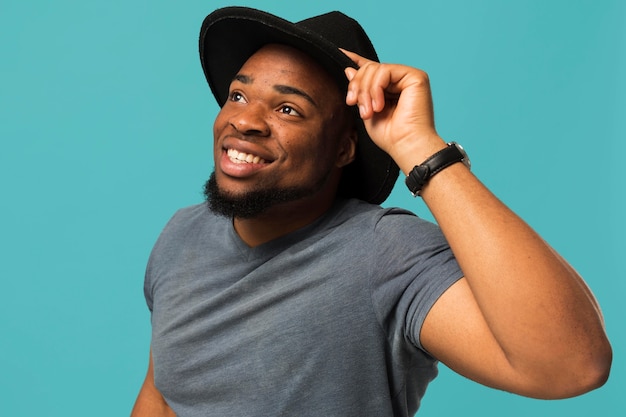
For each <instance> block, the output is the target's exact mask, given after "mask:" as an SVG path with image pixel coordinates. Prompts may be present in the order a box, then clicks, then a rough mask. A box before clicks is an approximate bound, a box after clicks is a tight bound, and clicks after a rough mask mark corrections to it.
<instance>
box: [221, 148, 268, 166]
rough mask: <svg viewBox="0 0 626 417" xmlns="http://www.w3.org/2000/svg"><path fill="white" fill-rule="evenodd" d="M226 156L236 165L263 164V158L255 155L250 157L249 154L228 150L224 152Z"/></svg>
mask: <svg viewBox="0 0 626 417" xmlns="http://www.w3.org/2000/svg"><path fill="white" fill-rule="evenodd" d="M226 154H227V155H228V157H229V158H230V160H231V161H233V162H235V163H238V164H244V163H248V164H250V163H252V164H264V163H265V159H263V158H260V157H258V156H256V155H252V154H249V153H244V152H239V151H237V150H235V149H229V150H228V151H226Z"/></svg>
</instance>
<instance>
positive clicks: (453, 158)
mask: <svg viewBox="0 0 626 417" xmlns="http://www.w3.org/2000/svg"><path fill="white" fill-rule="evenodd" d="M457 162H463V163H464V164H465V165H466V166H467V167H468V168H469V167H470V162H469V158H468V157H467V154H466V153H465V151H464V150H463V148H462V147H461V145H459V144H457V143H455V142H450V143H448V146H447V147H446V148H444V149H442V150H440V151H439V152H437V153H435V154H434V155H432V156H430V157H429V158H428V159H426V160H425V161H424V162H422V163H421V164H420V165H417V166H415V168H413V169H412V170H411V172H409V175H407V177H406V180H405V183H406V186H407V187H408V188H409V191H411V193H412V194H413V196H418V195H420V192H421V191H422V188H423V187H424V185H426V183H427V182H428V181H429V180H430V179H431V178H432V177H433V176H434V175H435V174H437V173H438V172H440V171H442V170H443V169H445V168H447V167H449V166H450V165H452V164H456V163H457Z"/></svg>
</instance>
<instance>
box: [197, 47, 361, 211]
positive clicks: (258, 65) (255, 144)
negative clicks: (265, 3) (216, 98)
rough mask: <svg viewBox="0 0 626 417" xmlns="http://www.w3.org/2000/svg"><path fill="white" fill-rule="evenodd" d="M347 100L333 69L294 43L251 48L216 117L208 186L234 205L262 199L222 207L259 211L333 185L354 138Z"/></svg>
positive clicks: (322, 191) (212, 194) (212, 196)
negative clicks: (247, 207)
mask: <svg viewBox="0 0 626 417" xmlns="http://www.w3.org/2000/svg"><path fill="white" fill-rule="evenodd" d="M343 100H344V97H343V95H342V94H340V92H339V89H338V88H337V85H336V84H335V83H334V82H333V80H332V79H331V78H330V75H329V74H328V73H326V71H325V70H323V69H322V68H321V67H319V65H318V64H317V63H316V62H314V61H313V60H312V59H311V58H310V57H308V56H307V55H305V54H303V53H301V52H299V51H297V50H296V49H293V48H290V47H287V46H282V45H267V46H265V47H263V48H262V49H260V50H259V51H258V52H256V53H255V54H254V55H252V56H251V57H250V58H249V59H248V61H246V63H245V64H244V65H243V67H242V68H241V70H240V71H239V73H238V74H237V75H236V76H235V78H234V80H233V81H232V83H231V85H230V89H229V97H228V100H227V101H226V103H225V104H224V106H223V107H222V109H221V111H220V112H219V114H218V116H217V118H216V119H215V124H214V127H213V134H214V140H215V142H214V157H215V173H214V176H212V178H213V184H212V188H213V189H209V188H210V187H211V184H208V185H207V188H208V189H209V194H210V195H209V198H210V199H211V200H213V199H217V198H218V197H216V195H215V194H216V193H218V194H220V196H219V197H220V198H226V199H229V200H230V201H231V204H230V206H238V205H243V206H245V205H249V204H250V202H249V201H248V200H249V198H257V197H259V196H261V197H262V198H261V199H262V200H263V201H264V202H263V204H262V205H261V207H258V208H255V209H253V210H252V211H250V210H248V211H250V212H245V213H244V212H237V211H236V207H234V209H235V211H234V212H232V213H226V212H224V211H225V210H224V209H223V208H221V209H219V208H218V210H217V211H218V212H219V211H221V212H222V214H227V215H235V216H239V217H254V216H255V215H256V214H258V213H256V212H262V211H264V210H265V209H266V208H268V207H271V206H272V205H273V204H277V203H283V202H286V201H290V200H298V199H301V198H303V197H307V198H310V197H313V196H315V195H316V194H320V195H327V194H328V192H329V190H334V188H335V187H336V186H337V181H338V179H339V175H340V168H341V167H342V166H344V165H346V164H347V163H349V162H350V161H351V159H352V149H353V145H354V143H353V140H354V138H353V136H351V135H350V134H351V132H352V130H351V129H350V128H349V116H347V115H348V110H347V109H346V107H345V104H344V101H343ZM333 193H334V192H333ZM210 203H211V201H210Z"/></svg>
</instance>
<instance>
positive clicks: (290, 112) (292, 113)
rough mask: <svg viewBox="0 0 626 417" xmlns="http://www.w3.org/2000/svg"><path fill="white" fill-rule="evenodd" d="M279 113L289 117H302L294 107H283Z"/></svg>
mask: <svg viewBox="0 0 626 417" xmlns="http://www.w3.org/2000/svg"><path fill="white" fill-rule="evenodd" d="M279 111H280V112H281V113H283V114H287V115H289V116H300V113H298V112H297V111H296V109H294V108H293V107H291V106H288V105H284V106H282V107H281V108H280V110H279Z"/></svg>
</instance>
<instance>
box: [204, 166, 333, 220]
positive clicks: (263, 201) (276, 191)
mask: <svg viewBox="0 0 626 417" xmlns="http://www.w3.org/2000/svg"><path fill="white" fill-rule="evenodd" d="M328 176H329V175H326V176H324V177H323V178H321V179H320V180H319V181H318V182H317V183H315V184H313V185H311V186H309V187H306V186H299V187H289V188H273V189H271V188H265V189H263V188H261V189H259V190H254V191H249V192H246V193H244V194H242V195H232V194H229V193H226V192H224V191H223V190H221V189H220V187H219V185H218V184H217V179H216V178H215V172H213V173H212V174H211V176H210V177H209V179H208V180H207V182H206V183H205V184H204V196H205V198H206V201H207V205H208V207H209V209H210V210H211V211H212V212H213V213H215V214H218V215H220V216H225V217H231V218H232V217H238V218H241V219H251V218H254V217H257V216H259V215H260V214H263V213H264V212H265V211H266V210H267V209H269V208H270V207H272V206H275V205H277V204H281V203H288V202H290V201H295V200H299V199H301V198H304V197H310V196H312V195H313V194H315V193H316V192H317V191H319V190H320V189H321V188H322V186H323V185H324V183H325V182H326V180H327V179H328Z"/></svg>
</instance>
